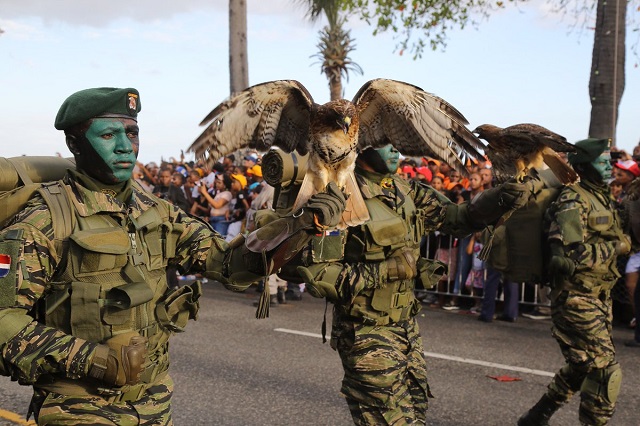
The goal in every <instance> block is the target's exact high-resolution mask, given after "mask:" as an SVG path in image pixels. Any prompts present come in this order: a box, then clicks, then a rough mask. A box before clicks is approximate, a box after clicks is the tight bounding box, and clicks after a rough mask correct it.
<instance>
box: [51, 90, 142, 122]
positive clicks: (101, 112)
mask: <svg viewBox="0 0 640 426" xmlns="http://www.w3.org/2000/svg"><path fill="white" fill-rule="evenodd" d="M140 109H141V105H140V94H139V93H138V91H137V90H136V89H133V88H126V89H117V88H114V87H97V88H95V89H85V90H81V91H79V92H76V93H74V94H73V95H71V96H69V97H68V98H67V99H66V100H65V101H64V102H63V103H62V106H61V107H60V110H59V111H58V115H57V116H56V121H55V124H54V126H55V128H56V129H58V130H64V129H68V128H69V127H71V126H74V125H76V124H79V123H82V122H84V121H87V120H89V119H91V118H94V117H100V116H102V117H108V116H125V117H129V118H133V119H136V118H137V117H138V113H139V112H140Z"/></svg>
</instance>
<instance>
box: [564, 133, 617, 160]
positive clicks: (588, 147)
mask: <svg viewBox="0 0 640 426" xmlns="http://www.w3.org/2000/svg"><path fill="white" fill-rule="evenodd" d="M575 147H576V148H577V151H576V152H572V153H570V154H569V155H568V159H569V164H571V165H574V164H580V163H590V162H592V161H593V160H595V159H596V158H598V157H600V154H602V153H603V152H605V151H608V150H609V148H610V147H611V139H595V138H589V139H584V140H581V141H578V142H576V143H575Z"/></svg>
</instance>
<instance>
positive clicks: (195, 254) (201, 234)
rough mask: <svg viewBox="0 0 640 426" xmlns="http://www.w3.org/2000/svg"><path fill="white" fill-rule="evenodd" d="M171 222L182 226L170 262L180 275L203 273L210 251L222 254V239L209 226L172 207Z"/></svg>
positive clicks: (223, 245)
mask: <svg viewBox="0 0 640 426" xmlns="http://www.w3.org/2000/svg"><path fill="white" fill-rule="evenodd" d="M171 216H172V218H171V220H172V222H173V223H178V224H181V225H183V226H184V230H183V231H182V233H181V234H180V236H179V238H178V244H177V247H176V254H175V257H174V258H173V259H171V260H170V262H169V263H170V264H171V265H175V266H177V267H178V270H179V271H180V272H181V273H187V272H190V273H197V272H205V264H206V260H207V256H208V255H209V252H210V251H215V252H217V253H218V252H219V253H222V254H224V252H225V251H226V245H225V244H223V243H224V239H223V238H222V237H221V236H220V235H218V234H216V233H215V232H214V231H213V230H212V229H211V228H210V227H209V224H207V223H205V222H203V221H202V220H200V219H196V218H193V217H191V216H189V215H187V214H186V213H184V212H183V211H182V210H180V209H178V208H176V207H172V212H171Z"/></svg>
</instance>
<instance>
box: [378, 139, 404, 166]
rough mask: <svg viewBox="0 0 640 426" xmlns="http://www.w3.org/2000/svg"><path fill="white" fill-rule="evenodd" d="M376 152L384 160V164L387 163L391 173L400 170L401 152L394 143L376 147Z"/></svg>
mask: <svg viewBox="0 0 640 426" xmlns="http://www.w3.org/2000/svg"><path fill="white" fill-rule="evenodd" d="M376 152H377V153H378V155H379V156H380V158H381V159H382V161H384V164H386V166H387V170H388V171H389V173H395V172H396V171H397V170H398V163H399V162H400V153H399V152H398V150H396V149H395V148H394V147H393V145H391V144H388V145H385V146H383V147H382V148H378V149H376Z"/></svg>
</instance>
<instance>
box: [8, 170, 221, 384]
mask: <svg viewBox="0 0 640 426" xmlns="http://www.w3.org/2000/svg"><path fill="white" fill-rule="evenodd" d="M65 185H67V186H68V187H69V188H70V190H71V192H72V193H73V195H74V197H73V199H72V208H73V209H75V210H76V212H77V214H79V215H85V216H89V215H97V214H101V215H105V214H106V215H109V216H111V217H112V218H114V219H115V220H116V221H117V223H120V224H122V226H123V227H124V226H126V225H125V224H126V222H127V220H126V218H127V216H129V217H131V218H134V219H135V218H136V217H139V216H140V215H141V214H142V213H143V212H144V211H146V210H147V209H149V208H150V206H152V205H154V204H155V203H166V204H167V205H168V206H169V207H168V208H169V212H170V213H169V220H170V221H171V222H172V223H181V224H183V225H184V231H183V232H182V234H181V235H180V236H179V238H178V241H177V247H176V252H175V256H174V257H172V258H171V259H168V263H169V265H173V266H176V267H177V268H178V270H180V271H183V272H185V271H190V272H203V271H204V269H205V263H206V259H207V255H208V252H209V251H210V250H211V249H212V250H218V251H220V252H224V251H225V250H226V247H227V246H226V244H224V243H223V242H221V239H220V238H218V237H216V235H217V234H215V233H214V232H213V231H212V230H211V229H210V228H209V227H208V226H207V225H206V224H204V223H202V222H200V221H198V220H195V219H193V218H191V217H189V216H187V215H186V214H185V213H184V212H183V211H181V210H180V209H179V208H177V207H175V206H171V205H170V204H169V203H167V202H165V201H163V200H160V199H158V198H156V197H153V196H151V195H150V194H148V193H145V192H143V191H139V190H138V189H136V187H134V188H133V195H132V197H131V201H130V203H129V205H128V206H127V205H124V204H123V203H121V202H120V201H118V200H117V199H115V198H114V197H112V196H110V195H106V194H103V193H100V192H94V191H90V190H88V189H87V188H85V187H83V186H81V185H80V184H79V183H77V182H76V181H74V180H73V179H72V177H71V176H67V177H66V178H65ZM52 226H53V224H52V218H51V214H50V212H49V210H48V208H47V205H46V204H45V203H44V201H43V199H42V198H41V197H40V196H36V197H34V198H33V199H32V200H31V201H30V202H29V204H28V205H27V206H26V208H25V209H24V210H23V211H22V212H20V213H19V214H18V215H17V216H16V217H15V218H14V220H13V221H12V223H11V224H10V226H8V227H7V228H5V229H3V230H2V232H1V233H0V240H1V239H3V238H4V237H6V236H7V233H9V232H11V231H14V233H15V230H21V232H22V237H21V238H22V241H21V250H20V254H19V259H18V260H19V264H20V265H22V267H21V268H20V267H19V268H17V269H18V271H17V282H16V283H15V286H16V292H17V295H16V297H15V303H14V305H13V306H5V307H2V308H0V329H5V330H7V329H13V330H14V331H16V332H17V333H13V332H11V333H10V335H9V336H8V337H9V338H8V339H7V338H5V341H1V339H0V354H1V357H0V371H2V370H4V371H5V374H7V373H8V374H11V376H12V378H13V379H14V380H19V381H20V382H21V383H23V384H30V383H34V382H35V381H36V380H37V379H38V377H39V376H41V375H43V374H55V375H62V376H66V377H69V378H80V377H85V376H86V374H87V371H88V369H89V367H90V365H89V362H90V359H89V357H90V356H91V354H92V353H93V349H94V348H95V345H96V344H95V343H91V342H88V341H85V340H83V339H80V338H76V337H74V336H71V335H67V334H65V333H63V332H61V331H60V330H57V329H56V328H52V327H48V326H45V325H43V324H40V323H38V322H36V321H33V318H34V317H35V310H36V305H37V302H38V300H39V299H41V298H42V297H43V294H45V292H46V291H47V290H48V289H49V287H50V285H51V281H52V279H53V278H54V277H55V273H56V268H57V267H58V265H59V264H60V262H61V259H62V255H63V253H56V249H55V245H54V243H53V228H52ZM17 325H19V326H17ZM1 334H2V333H0V335H1ZM11 336H13V337H11ZM5 337H6V336H5ZM5 342H6V343H5Z"/></svg>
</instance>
